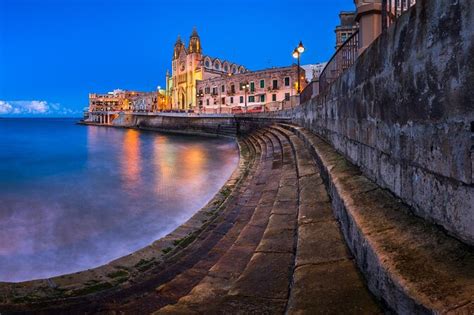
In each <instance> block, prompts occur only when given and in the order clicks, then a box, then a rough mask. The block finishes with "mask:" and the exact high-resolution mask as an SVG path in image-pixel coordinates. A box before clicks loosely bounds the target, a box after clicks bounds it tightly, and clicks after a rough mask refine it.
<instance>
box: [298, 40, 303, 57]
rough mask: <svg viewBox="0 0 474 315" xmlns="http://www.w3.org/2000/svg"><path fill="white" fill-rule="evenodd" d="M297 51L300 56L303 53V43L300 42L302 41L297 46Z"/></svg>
mask: <svg viewBox="0 0 474 315" xmlns="http://www.w3.org/2000/svg"><path fill="white" fill-rule="evenodd" d="M297 49H298V52H299V53H300V54H302V53H304V46H303V42H302V41H300V44H299V45H298V48H297Z"/></svg>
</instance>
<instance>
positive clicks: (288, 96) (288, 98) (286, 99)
mask: <svg viewBox="0 0 474 315" xmlns="http://www.w3.org/2000/svg"><path fill="white" fill-rule="evenodd" d="M289 100H290V93H285V101H289Z"/></svg>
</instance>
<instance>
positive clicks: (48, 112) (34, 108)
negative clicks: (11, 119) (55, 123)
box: [0, 100, 80, 116]
mask: <svg viewBox="0 0 474 315" xmlns="http://www.w3.org/2000/svg"><path fill="white" fill-rule="evenodd" d="M77 114H80V112H79V111H76V110H72V109H69V108H66V107H63V106H61V104H58V103H48V102H47V101H38V100H33V101H2V100H0V115H17V116H21V115H44V116H52V115H59V116H66V115H77Z"/></svg>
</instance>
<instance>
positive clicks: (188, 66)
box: [166, 29, 247, 110]
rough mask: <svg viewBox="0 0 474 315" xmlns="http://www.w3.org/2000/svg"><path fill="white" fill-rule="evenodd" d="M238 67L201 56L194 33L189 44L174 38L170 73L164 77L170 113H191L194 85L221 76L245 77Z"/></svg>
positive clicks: (194, 101)
mask: <svg viewBox="0 0 474 315" xmlns="http://www.w3.org/2000/svg"><path fill="white" fill-rule="evenodd" d="M245 72H247V69H246V68H245V67H243V66H241V65H238V64H235V63H232V62H229V61H226V60H222V59H219V58H213V57H210V56H207V55H203V53H202V46H201V39H200V38H199V35H198V33H197V30H196V29H194V30H193V32H192V34H191V36H190V38H189V44H188V46H187V47H186V45H185V44H184V43H183V41H182V40H181V38H180V37H179V36H178V39H177V40H176V43H175V45H174V51H173V59H172V73H171V76H170V75H169V73H167V74H166V84H167V86H166V91H167V93H168V97H169V103H170V105H171V106H170V107H171V109H173V110H188V109H194V108H195V107H196V104H197V92H198V90H197V82H198V81H203V80H208V79H212V78H216V77H222V76H225V75H232V74H238V73H245Z"/></svg>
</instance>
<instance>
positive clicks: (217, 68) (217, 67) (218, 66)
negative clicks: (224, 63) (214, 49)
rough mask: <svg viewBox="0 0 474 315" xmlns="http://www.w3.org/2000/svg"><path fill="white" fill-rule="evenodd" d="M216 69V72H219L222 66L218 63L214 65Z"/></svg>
mask: <svg viewBox="0 0 474 315" xmlns="http://www.w3.org/2000/svg"><path fill="white" fill-rule="evenodd" d="M214 68H216V70H219V69H220V68H221V65H220V64H219V63H218V62H216V63H215V64H214Z"/></svg>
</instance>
